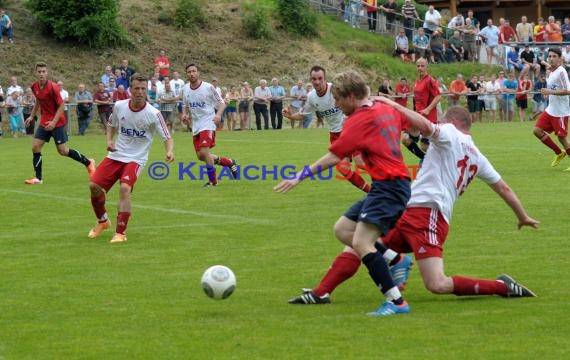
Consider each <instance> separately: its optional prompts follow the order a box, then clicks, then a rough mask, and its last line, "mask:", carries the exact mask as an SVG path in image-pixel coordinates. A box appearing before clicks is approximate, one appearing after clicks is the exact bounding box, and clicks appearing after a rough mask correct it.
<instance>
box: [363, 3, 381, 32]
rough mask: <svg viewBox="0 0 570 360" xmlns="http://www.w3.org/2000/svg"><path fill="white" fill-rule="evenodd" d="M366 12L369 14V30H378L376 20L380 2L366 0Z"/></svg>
mask: <svg viewBox="0 0 570 360" xmlns="http://www.w3.org/2000/svg"><path fill="white" fill-rule="evenodd" d="M365 2H366V14H367V15H368V31H370V32H372V33H373V32H376V22H377V21H378V4H377V2H376V0H365Z"/></svg>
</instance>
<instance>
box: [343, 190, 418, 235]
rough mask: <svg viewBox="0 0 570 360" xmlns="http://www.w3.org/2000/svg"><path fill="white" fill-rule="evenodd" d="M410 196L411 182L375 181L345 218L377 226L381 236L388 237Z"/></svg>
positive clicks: (345, 214)
mask: <svg viewBox="0 0 570 360" xmlns="http://www.w3.org/2000/svg"><path fill="white" fill-rule="evenodd" d="M410 195H411V188H410V181H409V180H386V181H378V180H373V181H372V188H371V189H370V192H369V193H368V195H366V197H365V198H364V199H362V200H360V201H358V202H357V203H355V204H354V205H352V206H351V207H350V208H349V209H348V210H347V211H346V212H345V213H344V216H346V217H347V218H349V219H350V220H352V221H354V222H365V223H368V224H372V225H375V226H377V227H378V229H379V230H380V233H381V235H386V234H388V232H389V231H390V230H391V229H392V228H393V227H394V226H395V225H396V222H397V221H398V219H399V218H400V216H401V215H402V213H403V212H404V209H405V208H406V204H407V203H408V200H409V199H410Z"/></svg>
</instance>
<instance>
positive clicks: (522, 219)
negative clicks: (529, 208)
mask: <svg viewBox="0 0 570 360" xmlns="http://www.w3.org/2000/svg"><path fill="white" fill-rule="evenodd" d="M489 186H490V187H491V188H492V189H493V190H494V191H495V192H496V193H497V194H499V196H500V197H501V198H502V199H503V200H504V201H505V202H506V203H507V205H509V206H510V207H511V209H512V210H513V212H514V213H515V215H516V217H517V219H518V220H519V223H518V228H519V229H520V228H522V227H523V226H531V227H533V228H535V229H536V228H538V224H540V221H538V220H535V219H533V218H531V217H530V216H528V214H527V213H526V211H525V210H524V207H523V205H522V203H521V201H520V200H519V198H518V197H517V194H515V192H514V191H513V190H512V189H511V188H510V187H509V185H508V184H507V183H506V182H505V181H504V180H503V179H501V180H499V181H498V182H496V183H494V184H490V185H489Z"/></svg>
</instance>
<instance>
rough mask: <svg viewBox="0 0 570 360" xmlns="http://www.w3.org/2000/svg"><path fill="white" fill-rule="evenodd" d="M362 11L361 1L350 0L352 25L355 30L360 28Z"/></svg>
mask: <svg viewBox="0 0 570 360" xmlns="http://www.w3.org/2000/svg"><path fill="white" fill-rule="evenodd" d="M360 9H362V3H361V1H360V0H350V25H352V28H353V29H354V28H357V27H359V22H360Z"/></svg>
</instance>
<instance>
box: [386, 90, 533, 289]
mask: <svg viewBox="0 0 570 360" xmlns="http://www.w3.org/2000/svg"><path fill="white" fill-rule="evenodd" d="M381 101H383V102H385V103H388V104H389V105H392V106H394V107H395V108H396V109H397V110H399V111H401V112H402V113H403V114H405V115H406V117H407V118H408V120H410V123H411V125H412V127H413V128H416V129H418V130H419V131H420V132H421V134H422V136H425V137H428V138H429V139H430V146H429V148H428V151H427V153H426V156H425V158H424V162H423V166H422V170H421V171H420V172H419V175H418V178H417V180H416V181H415V182H414V184H413V185H412V195H411V197H410V201H409V202H408V205H407V207H406V210H405V211H404V214H403V215H402V217H401V218H400V219H399V220H398V223H397V224H396V227H395V228H394V229H393V230H392V231H390V233H389V234H388V236H386V237H385V238H383V239H382V242H383V243H384V245H385V246H387V247H388V248H390V249H391V250H395V251H398V252H402V253H406V252H414V255H415V257H416V260H417V263H418V266H419V268H420V273H421V275H422V278H423V281H424V284H425V286H426V288H427V289H428V290H430V291H431V292H433V293H435V294H455V295H501V296H504V297H532V296H535V295H534V294H533V293H532V291H530V290H529V289H527V288H526V287H524V286H522V285H520V284H519V283H517V282H516V281H514V280H513V279H512V278H511V277H510V276H508V275H501V276H499V277H498V278H497V279H496V280H482V279H475V278H468V277H463V276H451V277H448V276H446V275H445V273H444V271H443V244H444V242H445V240H446V237H447V232H448V227H449V222H450V221H451V213H452V211H453V205H454V204H455V201H456V200H457V199H458V198H459V196H461V194H463V192H464V191H465V189H466V188H467V186H468V185H469V184H470V183H471V180H473V178H475V177H478V178H480V179H482V180H483V181H484V182H486V183H487V184H488V185H489V186H490V187H491V188H492V189H493V190H494V191H495V192H496V193H497V194H498V195H499V196H500V197H501V198H502V199H503V200H504V201H505V202H506V203H507V204H508V205H509V206H510V208H511V209H512V210H513V211H514V213H515V215H516V217H517V219H518V227H519V229H520V228H521V227H522V226H532V227H536V226H537V225H538V223H539V222H538V221H536V220H534V219H533V218H531V217H529V216H528V215H527V213H526V211H525V210H524V208H523V206H522V204H521V202H520V201H519V199H518V197H517V196H516V194H515V193H514V192H513V191H512V190H511V188H510V187H509V186H508V185H507V183H506V182H505V181H504V180H503V179H501V176H500V175H499V173H498V172H497V171H496V170H495V169H494V168H493V166H492V165H491V163H490V162H489V161H488V160H487V158H485V156H484V155H483V154H481V152H480V151H479V149H477V147H476V146H475V143H474V142H473V139H472V138H471V135H470V133H469V130H470V127H471V119H470V116H469V112H467V110H466V109H464V108H462V107H459V106H453V107H450V108H449V109H448V110H447V112H446V113H445V115H444V118H443V121H442V124H439V125H438V124H433V123H431V122H430V121H429V120H427V119H426V118H424V117H423V116H421V115H419V114H417V115H414V112H412V111H411V110H408V109H406V108H404V107H403V106H401V105H399V104H397V103H395V102H394V101H391V100H388V99H385V98H384V99H381Z"/></svg>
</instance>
